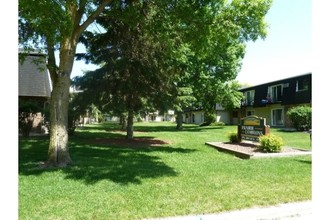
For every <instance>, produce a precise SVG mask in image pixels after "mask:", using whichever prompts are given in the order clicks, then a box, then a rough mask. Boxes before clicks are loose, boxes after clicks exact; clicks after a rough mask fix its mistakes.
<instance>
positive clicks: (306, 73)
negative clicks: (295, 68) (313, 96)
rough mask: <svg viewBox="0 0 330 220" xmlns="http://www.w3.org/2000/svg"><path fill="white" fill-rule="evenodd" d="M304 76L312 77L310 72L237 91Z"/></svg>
mask: <svg viewBox="0 0 330 220" xmlns="http://www.w3.org/2000/svg"><path fill="white" fill-rule="evenodd" d="M306 75H312V72H309V73H305V74H300V75H296V76H291V77H288V78H284V79H279V80H275V81H271V82H265V83H262V84H258V85H254V86H247V87H242V88H240V89H239V90H246V89H250V88H251V89H252V88H254V87H257V86H261V85H266V84H274V83H276V82H280V81H284V80H288V79H292V78H297V77H301V76H306Z"/></svg>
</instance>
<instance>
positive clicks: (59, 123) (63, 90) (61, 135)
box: [45, 76, 72, 167]
mask: <svg viewBox="0 0 330 220" xmlns="http://www.w3.org/2000/svg"><path fill="white" fill-rule="evenodd" d="M69 88H70V77H69V76H64V77H59V78H58V79H57V82H56V83H54V87H53V91H52V95H51V101H50V122H51V123H50V141H49V148H48V160H47V162H46V164H45V165H46V166H47V167H65V166H67V165H68V164H71V163H72V160H71V157H70V154H69V148H68V137H69V136H68V107H69Z"/></svg>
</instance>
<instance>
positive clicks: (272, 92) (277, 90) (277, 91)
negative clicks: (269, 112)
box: [267, 84, 283, 103]
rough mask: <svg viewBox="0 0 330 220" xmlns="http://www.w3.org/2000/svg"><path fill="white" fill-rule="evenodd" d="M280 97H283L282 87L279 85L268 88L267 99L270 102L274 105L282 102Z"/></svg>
mask: <svg viewBox="0 0 330 220" xmlns="http://www.w3.org/2000/svg"><path fill="white" fill-rule="evenodd" d="M282 95H283V86H282V85H281V84H280V85H275V86H269V87H268V95H267V97H269V98H270V101H271V102H273V103H274V102H280V101H282Z"/></svg>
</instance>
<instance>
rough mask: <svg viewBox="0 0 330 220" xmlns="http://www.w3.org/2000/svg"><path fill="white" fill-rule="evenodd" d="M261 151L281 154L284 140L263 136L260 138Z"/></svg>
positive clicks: (268, 135) (273, 136)
mask: <svg viewBox="0 0 330 220" xmlns="http://www.w3.org/2000/svg"><path fill="white" fill-rule="evenodd" d="M259 141H260V149H261V150H263V151H266V152H280V151H281V150H282V146H283V140H282V138H281V137H279V136H276V135H273V134H267V135H262V136H260V138H259Z"/></svg>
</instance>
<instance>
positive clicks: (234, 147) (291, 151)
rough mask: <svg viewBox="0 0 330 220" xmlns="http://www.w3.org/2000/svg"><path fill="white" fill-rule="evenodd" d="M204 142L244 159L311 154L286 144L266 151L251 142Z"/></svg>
mask: <svg viewBox="0 0 330 220" xmlns="http://www.w3.org/2000/svg"><path fill="white" fill-rule="evenodd" d="M206 144H207V145H210V146H212V147H215V148H216V149H218V150H219V151H225V152H229V153H232V154H234V155H236V156H238V157H240V158H244V159H250V158H252V157H254V158H257V157H276V156H295V155H306V154H311V151H306V150H301V149H297V148H293V147H288V146H284V147H283V148H282V151H281V152H274V153H268V152H264V151H262V150H260V149H259V148H258V146H257V145H256V144H253V143H244V142H242V143H230V142H207V143H206Z"/></svg>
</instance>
